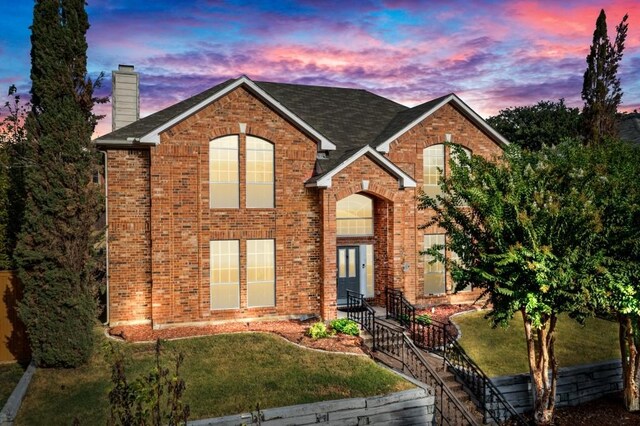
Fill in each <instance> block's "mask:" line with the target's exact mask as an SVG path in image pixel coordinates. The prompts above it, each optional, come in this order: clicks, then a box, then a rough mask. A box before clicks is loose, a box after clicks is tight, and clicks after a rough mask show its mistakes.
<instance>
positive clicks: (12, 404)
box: [0, 361, 36, 426]
mask: <svg viewBox="0 0 640 426" xmlns="http://www.w3.org/2000/svg"><path fill="white" fill-rule="evenodd" d="M35 372H36V365H35V364H34V363H33V361H32V362H31V363H30V364H29V367H27V369H26V370H25V372H24V374H23V375H22V377H21V378H20V381H19V382H18V384H17V385H16V387H15V388H14V389H13V392H11V396H9V399H7V402H6V403H5V404H4V407H2V411H0V426H12V425H13V421H14V420H15V419H16V415H17V414H18V410H19V409H20V405H21V404H22V400H23V399H24V396H25V395H26V393H27V388H28V387H29V383H31V379H32V378H33V375H34V373H35Z"/></svg>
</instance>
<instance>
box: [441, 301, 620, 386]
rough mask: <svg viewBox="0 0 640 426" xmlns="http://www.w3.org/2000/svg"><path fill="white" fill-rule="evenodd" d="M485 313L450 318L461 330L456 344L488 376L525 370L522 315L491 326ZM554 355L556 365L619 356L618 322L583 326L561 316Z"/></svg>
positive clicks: (595, 322)
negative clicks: (505, 325) (503, 326)
mask: <svg viewBox="0 0 640 426" xmlns="http://www.w3.org/2000/svg"><path fill="white" fill-rule="evenodd" d="M485 314H486V312H482V311H479V312H472V313H469V314H464V315H459V316H456V317H454V318H453V319H452V320H453V321H454V322H455V323H456V324H457V325H458V326H459V327H460V329H461V330H462V337H461V338H460V344H461V345H462V347H463V348H464V350H465V351H466V352H467V353H468V354H469V356H470V357H471V358H472V359H473V360H474V361H475V362H476V363H477V364H478V365H479V366H480V368H482V370H483V371H484V372H485V373H486V374H487V375H488V376H490V377H495V376H503V375H508V374H517V373H526V372H528V371H529V363H528V361H527V345H526V341H525V337H524V326H523V323H522V316H521V315H520V314H519V313H518V314H517V315H516V316H515V317H514V318H513V319H512V320H511V322H510V324H509V327H508V328H501V327H498V328H495V329H493V328H491V325H490V323H489V321H488V320H485V319H484V316H485ZM556 356H557V358H558V365H559V366H560V367H568V366H571V365H580V364H589V363H593V362H598V361H605V360H610V359H615V358H618V359H619V358H620V349H619V346H618V324H617V323H614V322H610V321H605V320H601V319H595V318H591V319H588V320H587V322H586V325H585V326H584V327H583V326H581V325H580V324H578V323H577V322H576V321H574V320H572V319H571V318H569V317H567V316H565V315H563V316H561V317H560V318H559V319H558V327H557V333H556Z"/></svg>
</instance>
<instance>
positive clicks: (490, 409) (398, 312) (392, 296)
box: [386, 289, 528, 425]
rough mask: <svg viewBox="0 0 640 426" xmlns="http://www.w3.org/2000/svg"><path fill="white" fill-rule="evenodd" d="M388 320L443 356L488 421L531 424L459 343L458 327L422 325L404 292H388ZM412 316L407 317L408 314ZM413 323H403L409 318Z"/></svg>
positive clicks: (423, 323)
mask: <svg viewBox="0 0 640 426" xmlns="http://www.w3.org/2000/svg"><path fill="white" fill-rule="evenodd" d="M386 301H387V303H388V304H389V305H388V306H387V317H388V318H393V319H395V320H396V321H398V322H399V323H400V324H401V325H402V326H404V327H405V328H406V329H407V330H408V331H409V332H410V333H411V337H412V340H413V342H414V343H415V345H416V346H418V347H419V348H422V349H424V350H427V351H429V352H432V353H435V354H438V355H440V356H442V357H443V361H444V363H445V365H446V366H447V367H448V368H449V370H450V371H451V372H452V373H453V375H454V376H455V377H456V380H458V381H459V382H460V383H461V384H462V385H463V386H464V388H465V389H466V390H467V393H469V394H470V396H471V397H472V399H473V400H474V402H475V404H476V405H477V406H478V408H480V410H481V411H482V414H483V417H484V422H485V423H488V422H490V421H493V422H496V423H500V422H503V421H505V420H508V419H510V421H511V423H512V424H516V425H527V424H528V423H527V421H526V420H525V419H524V418H523V417H522V416H521V415H520V414H519V413H518V412H517V411H516V410H515V409H514V408H513V406H511V404H510V403H509V401H507V400H506V399H505V398H504V396H503V395H502V393H500V391H499V390H498V388H497V387H496V386H495V385H494V384H493V382H492V381H491V379H489V377H487V375H486V374H485V373H484V372H483V371H482V369H481V368H480V367H479V366H478V365H477V364H476V363H475V362H474V361H473V360H472V359H471V358H470V357H469V356H468V355H467V353H466V352H465V351H464V349H463V348H462V346H460V344H458V342H457V341H456V335H457V333H455V332H454V329H455V325H453V324H452V323H451V321H449V322H448V323H447V324H445V323H442V322H440V321H436V320H433V319H432V320H430V321H429V322H426V321H425V322H421V321H417V320H416V315H415V307H414V306H413V305H411V303H409V302H408V301H407V299H406V298H405V297H404V295H403V294H402V291H400V290H395V289H388V290H387V291H386ZM407 313H408V317H407V316H404V315H407ZM407 318H409V321H401V320H400V319H405V320H406V319H407Z"/></svg>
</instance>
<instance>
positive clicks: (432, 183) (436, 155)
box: [422, 144, 471, 197]
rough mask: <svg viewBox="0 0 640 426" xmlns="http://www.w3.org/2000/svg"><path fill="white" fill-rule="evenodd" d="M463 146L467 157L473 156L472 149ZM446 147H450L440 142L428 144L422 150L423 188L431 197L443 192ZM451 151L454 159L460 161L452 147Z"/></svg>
mask: <svg viewBox="0 0 640 426" xmlns="http://www.w3.org/2000/svg"><path fill="white" fill-rule="evenodd" d="M461 148H462V151H463V152H464V154H465V155H466V156H467V157H471V150H469V149H468V148H465V147H462V146H461ZM445 149H448V148H446V147H445V145H443V144H438V145H431V146H428V147H426V148H425V149H424V150H423V151H422V164H423V168H422V178H423V187H422V189H423V190H424V192H425V194H427V195H428V196H430V197H435V196H436V195H440V194H441V192H442V191H441V190H440V176H441V175H442V173H444V170H445V161H444V159H445ZM449 153H450V155H451V158H452V159H453V161H458V160H457V158H456V151H455V150H453V149H450V150H449Z"/></svg>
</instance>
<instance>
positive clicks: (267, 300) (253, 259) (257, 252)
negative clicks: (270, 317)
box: [247, 240, 276, 308]
mask: <svg viewBox="0 0 640 426" xmlns="http://www.w3.org/2000/svg"><path fill="white" fill-rule="evenodd" d="M274 246H275V244H274V240H247V306H248V307H250V308H256V307H264V306H275V304H276V291H275V290H276V282H275V247H274Z"/></svg>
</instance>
